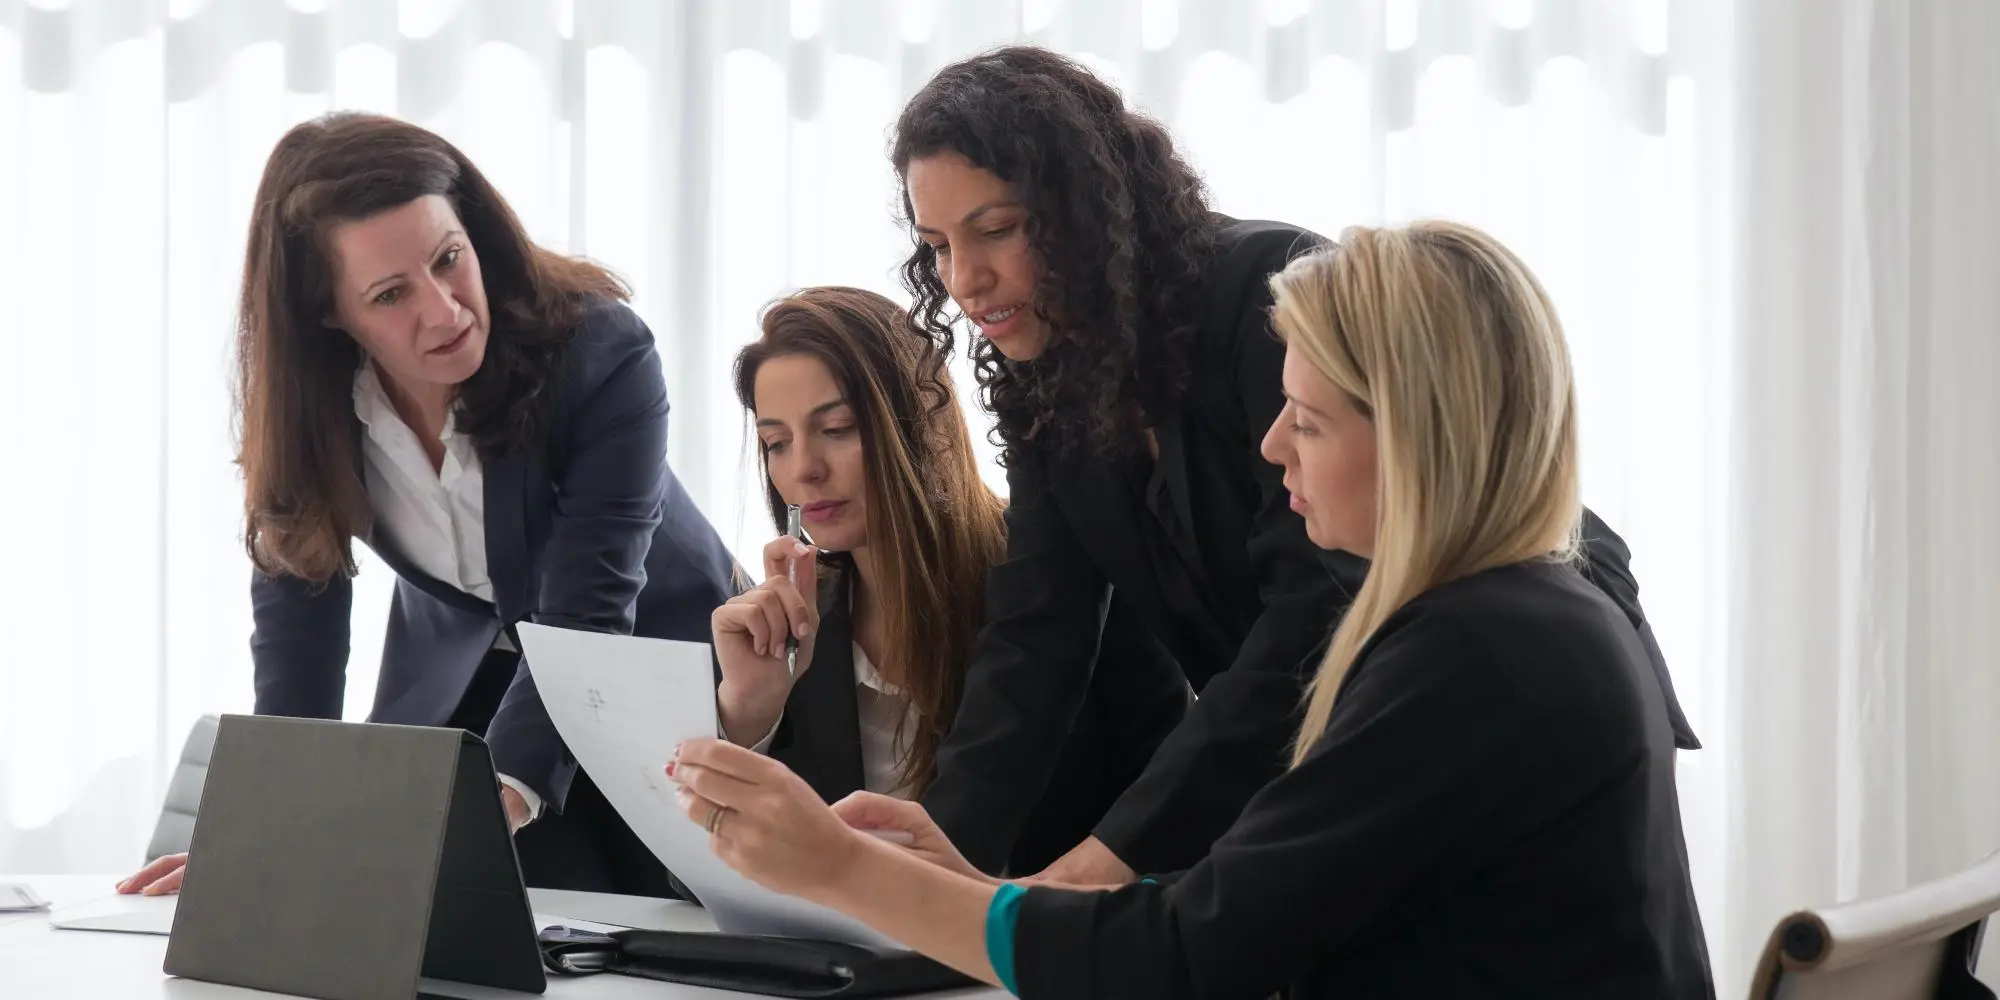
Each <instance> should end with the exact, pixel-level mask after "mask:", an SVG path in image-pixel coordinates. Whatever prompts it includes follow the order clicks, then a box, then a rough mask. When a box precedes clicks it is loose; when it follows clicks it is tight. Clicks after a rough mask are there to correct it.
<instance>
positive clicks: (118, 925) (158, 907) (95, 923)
mask: <svg viewBox="0 0 2000 1000" xmlns="http://www.w3.org/2000/svg"><path fill="white" fill-rule="evenodd" d="M179 901H180V897H179V896H171V895H170V896H107V897H104V898H102V899H93V900H91V901H89V902H86V903H78V904H76V905H75V906H65V907H63V908H62V909H60V910H57V911H55V912H54V913H53V914H50V916H49V926H50V927H54V928H55V929H57V930H65V931H106V932H111V933H117V934H152V935H156V936H159V937H167V936H169V935H171V934H172V933H173V930H174V911H175V910H177V909H178V908H179V907H178V903H179ZM534 920H535V929H537V930H540V929H541V928H544V927H555V926H563V927H570V928H574V929H576V930H580V931H596V932H597V933H599V934H609V933H611V932H613V931H616V930H620V929H622V925H619V924H607V923H600V922H598V921H594V920H588V919H584V918H579V917H564V916H558V915H555V914H550V913H537V914H534Z"/></svg>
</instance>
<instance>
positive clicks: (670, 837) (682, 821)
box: [517, 623, 901, 948]
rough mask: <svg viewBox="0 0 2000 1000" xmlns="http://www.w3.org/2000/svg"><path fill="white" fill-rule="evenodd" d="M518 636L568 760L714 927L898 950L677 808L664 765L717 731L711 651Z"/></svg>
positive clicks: (635, 641) (571, 636) (540, 628)
mask: <svg viewBox="0 0 2000 1000" xmlns="http://www.w3.org/2000/svg"><path fill="white" fill-rule="evenodd" d="M517 631H518V632H519V633H520V636H521V645H522V646H523V647H525V648H524V649H523V650H522V657H523V659H525V660H526V661H527V664H528V672H529V673H530V674H531V675H533V677H534V679H535V687H536V688H537V689H538V690H540V692H541V695H542V704H543V705H544V706H545V707H546V708H547V709H548V712H549V718H550V719H551V720H552V721H554V722H555V724H556V731H557V732H558V733H560V734H562V738H563V742H564V743H565V744H567V745H568V746H569V750H570V753H572V754H574V755H575V756H576V760H577V763H578V764H579V765H581V766H582V767H583V769H584V770H585V771H587V772H589V774H590V779H591V780H592V781H594V782H596V783H597V787H598V789H599V790H600V791H602V792H603V793H604V798H605V800H606V801H608V802H610V803H611V806H612V808H614V809H616V810H618V815H620V816H622V817H624V819H625V822H626V823H627V824H628V825H630V826H631V828H632V832H633V833H635V834H637V835H638V837H639V840H640V841H641V842H643V843H644V844H645V845H646V847H647V849H648V850H650V851H652V852H653V856H654V857H657V858H659V859H660V862H661V863H662V864H664V865H666V866H667V869H668V870H669V871H671V872H673V873H674V874H675V875H676V876H678V877H679V878H680V880H681V881H682V882H685V883H687V886H688V888H690V889H693V890H694V892H695V894H696V895H697V896H700V897H701V901H702V905H703V906H705V907H707V908H708V911H709V913H710V914H711V915H712V916H713V917H714V918H715V926H716V928H717V929H718V930H721V931H723V932H725V933H729V934H767V935H774V936H780V937H799V938H814V939H818V940H823V941H841V942H845V943H848V944H858V945H865V946H869V947H875V948H900V947H901V945H898V944H897V943H896V942H894V941H892V940H890V939H888V938H886V937H883V936H882V935H881V934H878V933H876V932H875V931H873V930H871V929H870V928H869V927H868V926H867V925H865V924H863V923H861V922H860V921H857V920H854V919H852V918H850V917H848V916H846V915H845V914H841V913H838V912H835V911H833V910H829V909H827V908H826V907H823V906H819V905H817V904H814V903H809V902H806V901H805V900H802V899H798V898H796V897H792V896H786V895H783V894H781V893H776V892H772V891H771V890H769V889H766V888H764V887H763V886H760V885H758V884H757V883H755V882H752V881H750V880H749V879H748V878H745V877H744V876H742V875H739V874H737V872H736V871H735V870H734V869H732V868H730V867H729V866H728V865H727V864H725V863H724V862H723V861H722V859H721V858H718V857H716V856H715V852H714V851H711V850H710V849H709V846H708V834H707V832H705V831H704V830H702V828H701V827H700V826H697V825H696V824H695V823H694V822H693V821H692V820H690V819H688V817H687V814H686V813H684V812H682V811H681V807H680V805H679V803H677V802H675V801H674V792H675V785H674V783H673V782H672V781H671V780H669V779H668V778H667V775H666V764H667V758H669V757H671V756H673V752H674V747H675V745H677V744H679V743H681V742H683V741H686V740H691V739H701V738H709V739H713V738H714V737H715V734H716V718H715V674H714V668H713V667H712V666H711V665H710V663H711V661H710V658H709V647H708V646H707V645H706V644H704V643H693V642H673V641H670V640H666V639H648V638H644V637H639V636H629V635H613V634H609V633H604V632H584V631H579V630H574V629H559V628H552V627H549V626H546V625H535V624H531V623H523V624H522V625H520V627H519V628H518V629H517Z"/></svg>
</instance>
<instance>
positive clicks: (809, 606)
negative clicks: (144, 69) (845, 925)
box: [714, 287, 1188, 873]
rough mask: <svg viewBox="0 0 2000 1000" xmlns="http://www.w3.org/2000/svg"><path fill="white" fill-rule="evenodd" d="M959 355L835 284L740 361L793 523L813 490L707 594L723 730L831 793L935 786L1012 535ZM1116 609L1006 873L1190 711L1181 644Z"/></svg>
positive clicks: (778, 317)
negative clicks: (941, 751) (745, 572)
mask: <svg viewBox="0 0 2000 1000" xmlns="http://www.w3.org/2000/svg"><path fill="white" fill-rule="evenodd" d="M947 357H948V354H947V352H946V351H944V350H943V349H942V348H940V347H938V346H936V345H933V344H932V343H930V342H929V341H928V340H927V339H926V338H924V337H923V336H922V335H921V334H919V333H917V332H916V331H914V330H912V329H911V328H910V326H909V322H908V318H907V316H906V315H905V314H904V312H903V311H902V310H901V309H900V308H898V307H897V306H896V304H895V303H893V302H891V301H889V300H888V299H886V298H884V297H882V296H880V295H877V294H875V293H873V292H868V291H863V290H860V289H854V288H838V287H827V288H811V289H806V290H804V291H801V292H798V293H796V294H794V295H791V296H789V297H787V298H784V299H782V300H780V301H778V302H776V303H775V304H773V305H772V306H771V307H770V308H769V309H767V310H766V311H765V313H764V316H763V335H762V336H761V337H760V338H759V339H758V340H756V341H755V342H753V343H751V344H750V345H749V346H747V347H745V348H744V349H743V351H742V352H741V353H740V354H739V355H738V356H737V359H736V395H737V398H738V399H739V400H741V401H742V403H743V407H744V409H746V410H748V411H750V412H751V413H752V414H753V415H754V418H755V421H756V431H757V440H758V451H759V454H760V456H761V458H762V465H763V469H764V475H765V483H766V498H767V501H768V503H769V505H770V509H771V519H772V523H773V525H774V527H776V528H777V529H778V530H779V531H780V532H783V530H784V529H785V527H786V510H785V508H786V505H787V504H793V505H797V506H799V507H801V508H802V513H803V516H804V526H805V528H806V530H807V531H808V533H809V538H810V541H811V545H810V546H807V545H804V544H801V543H799V542H796V541H794V540H792V539H791V538H790V537H788V536H784V535H782V534H781V535H780V537H778V538H777V539H775V540H773V541H772V542H771V543H770V544H769V545H768V546H766V547H765V550H764V563H765V565H764V570H765V574H764V577H765V582H764V583H763V584H762V585H761V586H759V587H757V588H756V589H754V590H751V591H750V592H748V593H745V594H743V595H741V596H739V597H736V598H734V599H732V600H731V601H730V602H729V603H727V604H725V605H723V606H722V607H720V608H717V609H716V611H715V614H714V638H715V651H716V657H717V660H718V661H719V663H720V665H721V670H722V680H721V683H720V685H719V687H718V689H717V696H716V698H717V706H718V709H719V713H720V718H721V723H722V730H723V735H724V736H725V737H727V738H728V739H730V740H732V741H734V742H736V743H739V744H742V745H745V746H751V747H754V748H756V749H758V750H761V751H764V752H766V753H769V754H770V755H771V756H773V757H775V758H777V759H779V760H781V761H784V762H785V763H786V764H787V765H789V766H790V767H791V768H792V769H793V770H794V771H796V772H797V773H799V774H800V775H801V776H803V777H804V778H805V779H806V781H807V783H808V784H810V785H811V786H812V787H813V789H814V790H815V791H817V792H818V793H819V794H820V795H821V797H823V798H825V799H826V800H827V801H829V802H831V801H834V800H836V799H839V798H841V797H843V796H846V795H847V794H849V793H851V792H855V791H870V792H876V793H880V794H885V795H894V796H898V797H902V798H913V797H915V796H917V795H919V794H921V792H922V791H923V789H924V788H925V787H926V786H927V785H928V784H929V783H930V779H931V776H932V774H933V772H934V770H935V766H936V761H937V752H938V747H939V746H940V745H941V744H942V743H943V742H944V739H945V736H946V734H947V733H948V732H949V730H950V728H951V725H952V722H953V720H954V719H955V718H956V717H957V714H958V707H959V701H960V694H961V691H962V690H963V687H964V675H965V670H966V667H967V665H968V663H969V662H970V661H971V658H972V650H973V646H974V641H975V639H976V638H977V636H978V634H979V631H980V629H981V628H982V627H983V626H984V624H985V621H986V603H985V600H986V579H987V574H988V572H989V570H991V568H992V567H993V566H994V565H995V564H996V563H998V562H999V561H1000V560H1001V559H1002V558H1003V556H1004V555H1005V552H1006V547H1007V539H1006V526H1005V522H1004V521H1003V519H1002V514H1003V513H1004V510H1005V504H1004V502H1003V501H1001V499H1000V498H999V497H997V496H995V495H994V494H993V491H992V490H990V489H988V488H987V486H986V485H985V484H984V483H983V482H981V481H980V478H979V467H978V462H977V460H976V459H975V457H974V456H973V452H972V440H971V435H970V434H969V433H968V431H967V429H966V424H965V418H964V416H963V414H962V413H961V412H960V410H959V405H958V401H957V398H956V396H955V395H954V393H953V390H952V385H951V379H950V376H949V374H948V373H947V372H946V370H945V360H946V358H947ZM822 557H823V558H822ZM794 578H795V579H796V583H794V582H793V579H794ZM806 595H811V598H810V599H808V597H807V596H806ZM1110 615H1111V617H1112V619H1113V622H1114V625H1113V626H1112V627H1111V628H1108V629H1107V630H1106V631H1107V633H1108V635H1109V638H1108V639H1107V643H1108V645H1107V646H1106V648H1105V649H1104V650H1102V651H1101V652H1100V653H1099V655H1098V657H1097V659H1098V668H1097V670H1096V673H1095V683H1094V685H1093V687H1092V690H1091V692H1090V693H1089V695H1088V696H1087V697H1086V698H1085V700H1084V704H1083V706H1082V708H1081V710H1080V712H1079V718H1078V722H1077V725H1076V726H1075V728H1074V729H1073V730H1072V731H1071V732H1070V733H1069V734H1068V737H1067V742H1066V743H1065V744H1064V749H1063V750H1062V751H1061V754H1060V758H1061V761H1062V763H1061V765H1060V766H1059V767H1057V769H1056V773H1055V777H1054V780H1053V781H1052V782H1051V783H1050V784H1049V785H1048V786H1047V787H1046V788H1044V789H1043V790H1042V791H1041V793H1040V794H1038V795H1037V796H1036V801H1035V802H1034V803H1033V804H1032V807H1031V808H1030V809H1029V810H1028V812H1027V813H1026V814H1025V815H1024V816H1022V817H1021V820H1022V823H1021V827H1022V830H1021V833H1020V834H1019V835H1018V836H1017V837H1016V838H1014V839H1013V840H1012V842H1011V843H1010V844H1009V845H1008V848H1007V851H1006V852H1005V854H1006V856H1007V858H1008V866H1007V867H1008V868H1009V869H1010V870H1012V871H1016V872H1021V873H1027V872H1033V871H1039V870H1040V869H1041V868H1043V867H1045V866H1046V865H1048V864H1049V863H1050V862H1052V861H1053V860H1055V858H1056V857H1058V856H1059V855H1060V854H1061V853H1062V852H1063V851H1065V850H1067V849H1068V848H1069V847H1071V846H1072V845H1074V844H1075V843H1076V842H1077V841H1078V840H1079V839H1081V838H1082V837H1084V836H1085V835H1087V834H1088V833H1089V832H1090V829H1091V827H1092V826H1093V825H1094V824H1095V823H1096V822H1097V820H1098V819H1099V818H1101V817H1102V815H1103V813H1104V810H1105V809H1106V808H1108V807H1109V805H1110V804H1111V802H1112V801H1114V800H1115V799H1116V798H1117V797H1118V795H1120V794H1121V793H1122V792H1123V791H1124V789H1125V787H1126V785H1128V784H1130V783H1131V780H1132V778H1133V777H1134V776H1136V775H1137V774H1138V772H1139V770H1140V769H1141V768H1142V767H1144V765H1145V762H1146V760H1147V759H1148V758H1149V757H1151V755H1152V752H1153V749H1154V748H1155V747H1156V746H1157V745H1158V744H1159V741H1160V740H1161V739H1163V738H1164V737H1165V735H1166V733H1167V732H1168V731H1169V730H1171V729H1172V728H1173V726H1174V725H1175V724H1177V723H1178V722H1179V720H1180V718H1181V716H1182V714H1183V713H1184V712H1185V710H1186V707H1187V703H1188V690H1187V685H1186V682H1185V681H1184V680H1182V678H1181V676H1180V672H1179V670H1178V668H1177V667H1176V666H1175V665H1174V663H1173V662H1172V660H1170V659H1168V658H1167V657H1166V656H1165V654H1164V651H1163V650H1160V649H1159V647H1158V646H1157V645H1156V644H1154V643H1152V642H1150V641H1149V640H1147V639H1146V638H1145V637H1144V636H1143V633H1141V632H1139V631H1138V630H1136V629H1133V628H1130V627H1129V626H1128V627H1119V626H1118V625H1117V624H1116V623H1117V621H1118V619H1119V618H1120V617H1121V616H1122V612H1121V611H1120V610H1118V609H1117V607H1116V606H1115V605H1114V606H1113V608H1112V609H1111V611H1110ZM787 636H790V637H792V638H795V639H796V640H797V641H798V656H797V672H796V674H794V673H793V672H792V670H791V668H790V665H789V664H788V662H787V656H786V648H785V640H786V638H787Z"/></svg>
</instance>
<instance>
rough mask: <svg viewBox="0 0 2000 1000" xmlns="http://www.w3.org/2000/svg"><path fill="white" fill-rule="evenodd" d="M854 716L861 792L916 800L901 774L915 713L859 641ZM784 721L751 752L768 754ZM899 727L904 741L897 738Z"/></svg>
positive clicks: (855, 666) (765, 735) (754, 746)
mask: <svg viewBox="0 0 2000 1000" xmlns="http://www.w3.org/2000/svg"><path fill="white" fill-rule="evenodd" d="M854 714H855V715H856V716H857V719H856V721H858V722H859V723H860V724H861V787H862V789H863V790H864V791H870V792H874V793H876V794H878V795H890V796H894V797H896V798H899V799H909V798H913V797H914V796H912V795H911V794H910V790H909V789H908V788H906V787H904V786H903V783H902V780H901V775H900V774H899V772H900V771H901V768H902V762H903V755H904V754H906V753H908V752H909V747H910V734H911V732H912V731H913V730H915V728H916V713H915V712H913V711H912V710H911V709H910V705H909V701H908V700H907V699H905V698H904V696H903V691H902V689H901V688H898V687H896V686H895V685H894V684H891V683H889V682H888V681H886V680H883V679H882V674H881V673H880V672H879V671H877V670H876V669H875V664H873V663H871V662H869V659H868V654H867V653H864V652H862V651H861V644H860V643H858V642H857V643H855V644H854ZM784 720H785V717H784V715H783V714H782V713H780V714H779V716H778V721H777V722H774V723H772V724H771V731H770V732H768V733H765V734H764V738H763V739H761V740H758V741H757V742H756V744H754V745H753V746H752V747H751V749H753V750H755V751H757V752H758V753H769V752H770V751H771V741H772V740H773V739H775V738H776V737H777V735H778V726H779V725H780V724H781V723H783V722H784ZM899 724H900V725H899ZM899 728H900V730H901V734H900V737H901V738H898V729H899Z"/></svg>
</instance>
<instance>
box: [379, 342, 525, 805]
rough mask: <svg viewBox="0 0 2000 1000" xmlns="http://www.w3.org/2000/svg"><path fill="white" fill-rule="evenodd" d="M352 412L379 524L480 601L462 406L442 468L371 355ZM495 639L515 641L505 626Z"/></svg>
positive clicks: (475, 493) (480, 488) (481, 496)
mask: <svg viewBox="0 0 2000 1000" xmlns="http://www.w3.org/2000/svg"><path fill="white" fill-rule="evenodd" d="M354 415H355V416H357V417H360V418H361V423H362V426H363V427H364V428H366V430H367V433H366V434H364V435H362V439H361V460H362V463H363V465H364V466H365V467H366V469H367V473H368V508H369V510H370V511H372V512H373V513H374V515H375V531H376V532H377V533H379V534H383V535H387V536H388V537H389V538H390V539H392V540H393V541H394V543H395V546H396V551H398V552H401V553H402V554H403V557H404V558H406V559H408V560H409V561H410V562H411V564H413V565H415V566H416V568H418V569H420V570H422V571H424V573H426V574H428V575H430V576H432V577H434V578H436V579H437V580H439V581H440V582H442V583H445V584H448V585H450V586H453V587H457V588H458V589H459V590H462V591H464V592H466V593H468V594H471V595H472V596H474V597H477V598H479V599H480V600H482V601H491V600H493V581H492V580H491V579H490V578H489V577H488V576H487V575H486V476H485V473H484V472H483V471H482V468H483V467H482V466H481V465H480V462H479V449H478V448H477V447H476V446H475V442H474V441H473V440H472V439H471V438H469V437H466V436H465V435H462V434H460V433H458V428H457V425H458V414H457V413H456V412H453V413H450V414H448V415H447V416H446V417H445V420H444V433H442V434H440V435H438V440H439V441H441V442H443V444H444V462H443V463H442V464H441V465H440V466H439V467H438V468H437V469H436V470H433V469H432V468H431V459H430V456H429V455H426V454H424V446H423V443H422V442H420V441H418V440H417V432H416V431H414V430H412V429H411V428H410V425H409V424H407V423H404V422H403V418H402V416H401V415H400V414H398V413H397V412H396V407H395V404H393V403H391V402H390V401H389V392H388V390H387V389H384V388H383V387H382V379H381V377H380V376H379V375H377V374H376V373H375V365H374V364H373V363H370V362H367V361H363V362H362V363H361V368H360V370H358V371H356V372H355V373H354ZM494 645H495V646H496V647H498V648H501V649H509V650H511V649H513V645H512V644H510V643H509V642H508V641H507V633H505V632H502V633H500V638H499V641H497V642H496V643H494ZM499 777H500V781H501V783H502V784H505V785H506V786H508V787H509V788H512V789H514V790H515V791H517V792H519V793H521V798H522V800H523V801H525V802H527V803H528V816H529V818H530V819H533V818H534V817H537V816H540V815H541V814H542V797H541V796H539V795H537V794H535V792H534V790H533V789H531V788H529V787H528V786H527V785H524V784H522V783H521V782H520V781H519V780H517V779H515V778H514V777H513V776H512V775H506V774H503V775H500V776H499Z"/></svg>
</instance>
